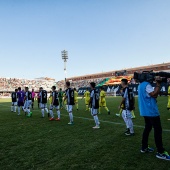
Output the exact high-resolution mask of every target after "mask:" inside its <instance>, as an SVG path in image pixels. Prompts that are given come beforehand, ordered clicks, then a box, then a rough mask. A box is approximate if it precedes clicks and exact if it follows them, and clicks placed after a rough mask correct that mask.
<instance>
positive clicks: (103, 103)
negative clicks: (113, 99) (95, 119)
mask: <svg viewBox="0 0 170 170" xmlns="http://www.w3.org/2000/svg"><path fill="white" fill-rule="evenodd" d="M101 107H104V108H105V109H106V111H107V112H108V114H109V115H110V111H109V109H108V108H107V106H106V93H105V91H104V90H103V87H100V100H99V114H100V113H101V112H100V110H101Z"/></svg>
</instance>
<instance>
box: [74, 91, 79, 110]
mask: <svg viewBox="0 0 170 170" xmlns="http://www.w3.org/2000/svg"><path fill="white" fill-rule="evenodd" d="M74 104H75V105H76V108H77V111H78V110H79V105H78V92H77V90H76V88H74Z"/></svg>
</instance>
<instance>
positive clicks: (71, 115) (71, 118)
mask: <svg viewBox="0 0 170 170" xmlns="http://www.w3.org/2000/svg"><path fill="white" fill-rule="evenodd" d="M69 117H70V122H73V113H72V112H70V113H69Z"/></svg>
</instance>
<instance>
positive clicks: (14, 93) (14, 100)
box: [11, 89, 18, 112]
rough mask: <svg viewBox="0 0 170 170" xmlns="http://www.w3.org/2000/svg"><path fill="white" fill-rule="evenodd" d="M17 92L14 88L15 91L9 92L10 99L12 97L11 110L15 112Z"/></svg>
mask: <svg viewBox="0 0 170 170" xmlns="http://www.w3.org/2000/svg"><path fill="white" fill-rule="evenodd" d="M17 92H18V89H15V92H12V94H11V99H12V105H11V112H16V107H17Z"/></svg>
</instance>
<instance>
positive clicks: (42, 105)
mask: <svg viewBox="0 0 170 170" xmlns="http://www.w3.org/2000/svg"><path fill="white" fill-rule="evenodd" d="M39 97H40V108H41V113H42V118H44V111H46V112H47V113H48V109H47V91H46V90H43V88H42V87H40V89H39Z"/></svg>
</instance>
